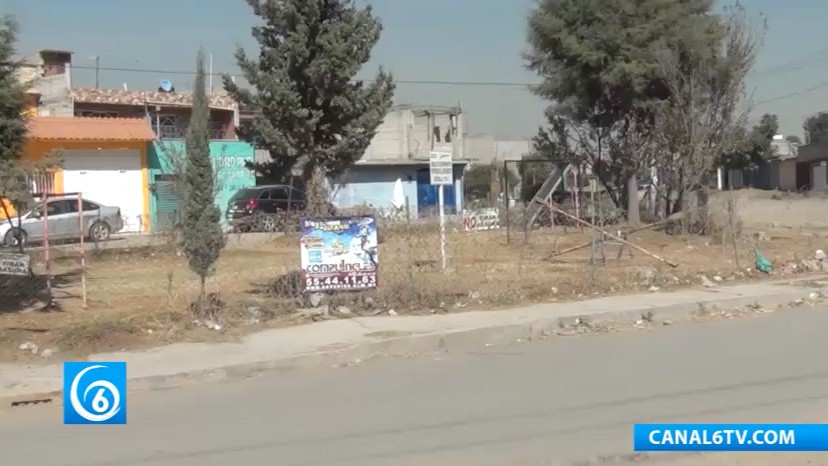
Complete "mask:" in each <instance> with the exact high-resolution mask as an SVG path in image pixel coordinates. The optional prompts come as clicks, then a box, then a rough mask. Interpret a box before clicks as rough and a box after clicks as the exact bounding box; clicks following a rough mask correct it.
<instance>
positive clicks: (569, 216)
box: [549, 205, 678, 268]
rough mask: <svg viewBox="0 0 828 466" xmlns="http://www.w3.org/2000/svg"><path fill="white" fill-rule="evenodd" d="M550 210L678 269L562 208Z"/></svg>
mask: <svg viewBox="0 0 828 466" xmlns="http://www.w3.org/2000/svg"><path fill="white" fill-rule="evenodd" d="M549 208H550V209H552V210H553V211H555V212H557V213H559V214H561V215H563V216H564V217H567V218H569V219H572V220H574V221H576V222H578V223H580V224H582V225H584V226H587V227H590V228H593V229H595V230H596V231H598V232H600V233H602V234H604V235H605V236H607V237H608V238H612V239H614V240H615V241H618V242H619V243H621V244H626V245H627V246H629V247H631V248H633V249H635V250H637V251H639V252H641V253H644V254H646V255H648V256H650V257H652V258H653V259H656V260H658V261H661V262H664V263H665V264H667V265H669V266H670V267H673V268H676V267H678V264H676V263H675V262H670V261H669V260H667V259H664V258H662V257H659V256H658V255H657V254H654V253H652V252H650V251H648V250H646V249H644V248H642V247H641V246H639V245H637V244H635V243H631V242H629V241H627V240H625V239H624V238H622V237H620V236H617V235H613V234H612V233H610V232H608V231H606V230H604V229H601V228H598V227H596V226H595V225H593V224H591V223H589V222H587V221H586V220H581V219H580V218H578V217H576V216H574V215H572V214H570V213H569V212H567V211H565V210H563V209H560V208H558V207H555V206H554V205H549Z"/></svg>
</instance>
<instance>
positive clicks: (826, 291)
mask: <svg viewBox="0 0 828 466" xmlns="http://www.w3.org/2000/svg"><path fill="white" fill-rule="evenodd" d="M797 285H798V286H800V287H801V289H796V288H794V289H792V290H791V291H789V292H785V293H775V294H768V295H761V296H753V297H738V298H726V299H721V300H707V301H695V302H689V303H683V304H673V305H667V306H648V307H642V308H639V309H635V310H624V311H606V312H598V313H591V314H589V316H588V320H589V321H590V322H591V323H597V324H600V323H608V322H635V321H637V320H639V319H641V318H642V315H643V314H648V313H652V315H653V320H654V321H664V320H668V319H673V320H678V319H682V318H688V317H692V316H694V315H701V314H703V313H704V312H710V311H716V310H724V309H737V308H742V307H745V306H753V305H755V306H759V307H762V308H777V307H779V306H784V305H788V304H791V303H793V302H795V301H797V300H803V299H807V298H809V297H810V295H811V293H813V292H818V293H821V294H822V295H823V296H828V286H819V285H820V284H816V283H814V282H810V283H808V282H806V281H804V280H803V281H802V282H801V283H800V284H797V283H793V284H792V286H797ZM815 285H816V286H815ZM711 292H715V291H713V290H711ZM577 317H578V316H576V315H567V316H560V315H557V316H550V317H548V318H542V319H535V320H531V321H524V322H520V323H509V324H504V325H496V326H489V327H480V328H471V329H469V328H464V329H460V330H450V331H446V332H437V333H423V334H416V333H415V334H408V335H404V336H394V337H389V338H383V339H378V340H376V341H371V342H364V343H355V344H353V345H351V346H348V347H345V348H339V349H334V350H323V351H318V352H311V353H307V354H301V355H296V356H290V357H286V358H279V359H272V360H265V361H257V362H251V363H245V364H238V365H233V366H226V367H223V368H219V369H207V370H195V371H182V372H179V373H176V374H170V375H158V376H147V377H136V378H130V379H129V390H130V391H147V390H160V389H169V388H176V387H185V386H197V385H202V384H205V383H210V382H220V381H227V380H233V379H240V378H249V377H254V376H256V375H258V374H261V373H263V372H271V371H274V372H293V371H297V370H301V369H314V368H322V367H328V368H330V367H336V366H343V365H350V364H354V363H358V362H360V361H363V360H366V359H370V358H371V357H374V356H377V355H383V356H408V355H412V354H416V353H429V352H431V353H435V352H449V351H456V350H463V349H470V348H479V347H480V346H482V345H488V344H492V345H497V344H505V343H513V342H515V341H518V340H521V339H522V340H533V339H537V338H540V337H544V336H547V335H554V331H555V330H557V329H559V328H561V327H562V326H564V325H565V324H566V323H568V322H572V321H574V320H575V319H576V318H577ZM58 383H61V384H62V381H58ZM50 385H51V387H50V388H54V389H58V386H56V385H55V384H50ZM44 388H45V387H44ZM61 398H62V392H61V391H60V390H49V391H44V390H40V391H32V392H31V393H26V394H17V395H12V396H0V406H9V405H12V406H20V405H26V404H34V403H38V402H51V403H57V402H59V401H60V399H61Z"/></svg>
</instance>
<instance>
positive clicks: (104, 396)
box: [63, 362, 126, 424]
mask: <svg viewBox="0 0 828 466" xmlns="http://www.w3.org/2000/svg"><path fill="white" fill-rule="evenodd" d="M93 371H95V372H97V373H98V374H99V376H98V378H97V379H95V380H92V381H91V382H89V383H84V380H83V378H84V376H87V375H88V374H90V373H92V372H93ZM63 376H64V399H67V398H68V401H69V403H64V413H63V414H64V423H66V424H125V423H126V403H125V400H122V396H123V395H122V392H124V393H125V392H126V364H125V363H103V364H94V363H69V362H67V363H65V364H64V373H63ZM70 380H71V383H69V381H70ZM67 385H68V386H67ZM67 392H68V393H67Z"/></svg>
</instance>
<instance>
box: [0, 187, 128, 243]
mask: <svg viewBox="0 0 828 466" xmlns="http://www.w3.org/2000/svg"><path fill="white" fill-rule="evenodd" d="M81 203H82V208H83V234H84V237H85V238H87V239H89V240H91V241H106V240H108V239H109V236H110V235H111V234H112V233H113V232H118V231H121V230H122V229H123V228H124V221H123V219H122V218H121V209H120V208H118V207H110V206H105V205H103V204H99V203H97V202H93V201H89V200H86V199H83V200H82V201H81ZM46 211H47V218H46V220H45V222H44V219H43V203H40V204H38V205H36V206H35V208H34V209H32V210H30V211H29V212H26V213H25V214H23V215H22V216H20V228H19V229H18V227H17V218H13V220H12V222H9V221H8V220H6V219H3V220H0V238H2V239H3V244H4V245H6V246H17V245H18V241H22V242H23V243H24V244H25V243H27V242H29V241H43V239H44V231H43V228H44V223H45V226H46V228H47V229H48V235H49V240H66V239H73V238H79V237H80V231H81V226H80V218H79V217H78V198H77V197H72V196H64V197H55V198H50V199H49V200H48V202H47V203H46Z"/></svg>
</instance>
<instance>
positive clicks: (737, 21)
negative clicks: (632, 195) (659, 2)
mask: <svg viewBox="0 0 828 466" xmlns="http://www.w3.org/2000/svg"><path fill="white" fill-rule="evenodd" d="M701 33H702V31H698V30H697V29H694V30H692V31H690V34H689V37H688V39H687V40H686V41H685V42H684V44H683V46H681V47H676V48H673V49H672V50H669V51H665V52H664V53H663V54H662V59H661V74H662V76H663V79H664V83H665V85H666V86H667V89H668V90H669V95H670V97H669V98H668V99H666V100H665V101H664V102H663V103H662V105H661V108H660V112H659V114H658V116H659V117H658V122H657V125H658V128H657V130H656V131H655V132H654V137H655V138H657V139H658V142H659V144H660V145H661V146H662V148H663V149H662V150H661V151H659V154H660V156H658V157H656V158H655V159H654V162H655V165H656V167H657V168H658V170H659V173H660V174H661V183H660V186H661V187H660V193H659V194H660V197H661V198H662V199H663V200H664V201H665V203H666V210H667V211H666V212H665V214H666V215H671V214H673V213H675V212H678V211H684V212H687V215H692V214H693V212H694V209H693V205H694V204H695V205H705V204H706V202H707V193H708V185H709V178H710V174H711V172H712V171H713V170H714V169H715V168H716V167H717V165H718V162H719V160H720V159H721V158H722V156H723V155H724V154H726V153H728V152H730V151H732V150H733V149H734V148H735V147H737V146H739V145H740V144H742V143H743V138H744V134H745V132H744V128H745V126H746V122H747V116H748V113H749V111H750V106H749V102H748V101H747V100H748V99H747V95H746V91H745V78H746V76H747V74H748V73H749V72H750V70H751V69H752V68H753V65H754V63H755V61H756V54H757V52H758V50H759V48H760V46H761V43H762V38H763V33H764V24H763V25H762V28H761V29H759V28H757V27H755V25H754V24H753V23H752V21H751V18H749V15H748V14H747V12H746V11H745V9H744V8H743V7H741V6H740V5H738V4H737V5H736V6H734V7H731V8H729V9H728V11H727V14H726V16H725V18H723V20H722V40H721V46H720V47H719V48H714V49H712V50H710V51H709V53H703V52H704V50H703V49H702V50H701V51H699V50H698V49H697V50H695V52H694V51H693V48H694V47H698V44H697V43H696V42H695V38H696V36H697V34H701Z"/></svg>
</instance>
